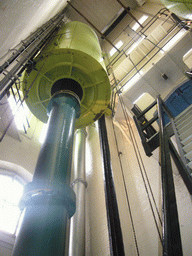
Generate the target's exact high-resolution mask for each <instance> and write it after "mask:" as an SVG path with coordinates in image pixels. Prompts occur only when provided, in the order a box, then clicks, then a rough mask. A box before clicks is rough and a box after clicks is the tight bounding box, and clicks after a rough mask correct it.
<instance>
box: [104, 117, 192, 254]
mask: <svg viewBox="0 0 192 256" xmlns="http://www.w3.org/2000/svg"><path fill="white" fill-rule="evenodd" d="M106 123H107V130H108V139H109V144H110V151H111V159H112V168H113V171H114V180H115V187H116V193H117V200H118V204H119V213H120V218H121V227H122V231H123V239H124V246H125V253H126V255H131V256H134V255H137V254H136V249H135V243H134V237H133V230H132V228H131V223H130V213H129V211H128V207H127V200H126V196H125V187H126V189H127V192H128V197H129V202H130V207H131V211H132V216H133V221H134V226H135V232H136V238H137V242H138V248H139V252H140V255H142V256H145V255H146V256H149V255H153V256H155V255H157V256H158V255H162V246H161V243H160V240H159V238H158V235H157V230H156V226H155V223H154V219H153V216H152V212H151V209H150V205H149V200H148V198H147V194H146V191H145V187H144V183H143V180H142V176H141V173H140V170H139V166H138V163H137V160H136V157H135V153H134V149H133V145H132V143H131V142H130V140H129V137H130V135H129V134H128V136H124V134H125V133H128V129H124V131H123V132H122V131H121V130H120V129H119V126H115V132H116V136H117V141H118V147H119V151H120V152H122V154H121V155H120V157H121V161H122V167H123V174H124V178H125V184H126V185H125V187H124V183H123V180H122V171H121V168H120V165H119V158H118V152H117V148H116V143H115V137H114V131H113V127H112V120H111V118H109V117H108V118H106ZM131 124H132V128H133V130H134V133H135V136H136V140H137V143H138V145H139V148H140V153H141V156H142V158H143V162H144V165H145V168H146V171H147V175H148V178H149V181H150V183H151V187H152V191H153V193H154V196H155V200H156V203H157V206H158V209H159V211H160V212H161V175H160V167H159V164H158V149H157V150H156V151H155V152H154V154H153V156H151V157H147V156H146V155H145V153H144V151H143V148H142V146H141V142H140V138H139V136H138V133H137V131H136V128H135V125H134V124H133V122H132V120H131ZM173 173H174V181H175V189H176V196H177V203H178V211H179V220H180V228H181V235H182V243H183V252H184V256H190V255H191V251H192V246H191V239H192V200H191V196H190V194H189V193H188V191H187V189H186V187H185V185H184V183H183V181H182V179H181V177H180V175H179V173H178V171H177V168H176V167H175V165H174V164H173ZM150 198H151V196H150ZM158 224H159V222H158ZM159 226H160V224H159ZM160 229H161V228H160Z"/></svg>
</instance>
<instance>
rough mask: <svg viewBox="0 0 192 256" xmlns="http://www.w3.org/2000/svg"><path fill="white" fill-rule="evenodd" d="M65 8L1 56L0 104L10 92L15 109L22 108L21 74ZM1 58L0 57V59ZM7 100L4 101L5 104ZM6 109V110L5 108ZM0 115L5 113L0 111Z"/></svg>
mask: <svg viewBox="0 0 192 256" xmlns="http://www.w3.org/2000/svg"><path fill="white" fill-rule="evenodd" d="M64 14H65V9H64V10H62V11H61V12H60V13H59V14H57V15H55V16H54V17H53V18H52V19H50V20H49V21H48V22H47V23H45V24H44V25H43V26H42V27H40V28H38V29H37V30H36V31H35V32H34V33H32V34H31V35H30V36H29V37H27V38H26V39H25V40H22V41H21V42H20V43H19V44H18V45H17V46H16V47H15V48H14V49H10V50H9V51H8V52H7V53H6V54H5V55H4V56H3V57H2V58H3V59H5V58H6V57H7V59H6V60H5V61H4V63H3V64H2V65H1V66H0V105H3V104H4V102H5V98H4V96H5V95H7V96H8V97H9V95H10V94H11V95H12V96H13V98H14V99H15V103H16V104H15V105H16V107H15V108H16V111H14V112H17V111H19V109H20V108H23V103H24V100H25V98H26V97H27V94H28V92H29V91H27V92H26V93H25V95H22V94H21V87H22V86H21V84H22V81H21V79H20V78H21V74H22V73H23V71H24V70H25V69H26V68H30V67H31V68H33V65H34V62H33V58H34V57H35V56H36V55H37V54H38V53H39V52H40V51H41V50H42V49H43V48H44V47H45V46H46V45H47V44H48V43H49V42H50V40H52V39H53V38H54V35H55V33H56V32H57V30H58V29H59V27H60V26H61V24H62V23H63V19H64ZM2 58H1V59H2ZM7 103H8V101H6V104H7ZM5 111H6V110H5ZM1 115H2V116H3V115H6V112H5V113H1ZM13 120H14V115H13V117H11V118H10V120H9V123H8V125H7V126H6V128H5V129H4V131H3V134H2V136H1V138H0V141H2V140H3V138H4V136H5V134H6V133H7V131H8V129H9V127H10V126H11V124H12V122H13ZM28 127H29V121H28V119H27V117H26V124H24V125H23V129H24V132H25V133H26V132H27V128H28Z"/></svg>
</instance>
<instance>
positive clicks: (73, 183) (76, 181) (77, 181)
mask: <svg viewBox="0 0 192 256" xmlns="http://www.w3.org/2000/svg"><path fill="white" fill-rule="evenodd" d="M79 182H81V183H83V185H84V186H85V188H87V186H88V183H87V181H86V180H83V179H81V178H78V179H75V180H74V181H73V182H72V183H71V186H70V187H71V188H73V187H74V185H75V184H77V183H79Z"/></svg>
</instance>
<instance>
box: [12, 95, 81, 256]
mask: <svg viewBox="0 0 192 256" xmlns="http://www.w3.org/2000/svg"><path fill="white" fill-rule="evenodd" d="M49 108H50V117H49V128H48V132H47V136H46V140H45V142H44V144H43V146H42V148H41V151H40V155H39V158H38V162H37V166H36V170H35V174H34V177H33V181H32V182H31V183H29V184H28V185H27V186H26V187H25V193H24V196H23V200H22V203H23V207H24V218H23V222H22V226H21V229H20V231H19V234H18V236H17V239H16V243H15V246H14V250H13V254H12V255H13V256H36V255H39V256H63V255H64V251H65V236H66V226H67V218H68V217H71V216H72V215H73V214H74V212H75V194H74V192H73V190H72V189H71V188H70V186H69V184H70V173H71V159H72V154H71V153H72V147H73V135H74V126H75V119H76V118H77V117H79V114H80V105H79V101H78V97H77V96H76V95H75V94H74V93H72V92H68V91H63V92H59V93H56V94H55V96H53V98H52V100H51V102H50V104H49Z"/></svg>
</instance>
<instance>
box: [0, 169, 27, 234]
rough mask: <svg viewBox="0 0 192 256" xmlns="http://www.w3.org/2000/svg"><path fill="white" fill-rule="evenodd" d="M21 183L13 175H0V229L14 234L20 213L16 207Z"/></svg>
mask: <svg viewBox="0 0 192 256" xmlns="http://www.w3.org/2000/svg"><path fill="white" fill-rule="evenodd" d="M22 193H23V184H22V183H21V182H19V181H18V180H17V179H16V178H15V177H14V176H8V175H3V174H1V175H0V230H1V231H5V232H8V233H11V234H15V231H16V227H17V224H18V221H19V217H20V215H21V211H20V209H19V207H18V204H19V201H20V199H21V196H22Z"/></svg>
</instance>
